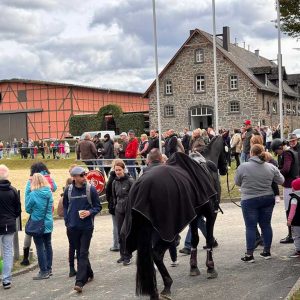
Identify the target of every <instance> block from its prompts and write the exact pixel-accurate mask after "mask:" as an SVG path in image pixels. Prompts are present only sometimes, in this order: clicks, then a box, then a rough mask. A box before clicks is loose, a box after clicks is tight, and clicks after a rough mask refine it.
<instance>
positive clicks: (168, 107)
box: [164, 105, 175, 118]
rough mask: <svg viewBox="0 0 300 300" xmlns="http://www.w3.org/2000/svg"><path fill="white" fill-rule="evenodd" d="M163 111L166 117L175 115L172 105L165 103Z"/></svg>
mask: <svg viewBox="0 0 300 300" xmlns="http://www.w3.org/2000/svg"><path fill="white" fill-rule="evenodd" d="M164 113H165V117H166V118H171V117H175V110H174V105H166V106H165V107H164Z"/></svg>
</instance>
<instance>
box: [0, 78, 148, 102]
mask: <svg viewBox="0 0 300 300" xmlns="http://www.w3.org/2000/svg"><path fill="white" fill-rule="evenodd" d="M0 83H31V84H44V85H53V86H66V87H77V88H84V89H93V90H99V91H104V92H107V93H110V92H114V93H121V94H123V93H126V94H132V95H136V96H140V97H142V96H143V94H142V93H138V92H131V91H122V90H115V89H108V88H101V87H94V86H88V85H80V84H72V83H62V82H53V81H44V80H31V79H21V78H12V79H2V80H0Z"/></svg>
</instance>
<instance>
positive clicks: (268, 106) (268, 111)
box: [267, 101, 270, 114]
mask: <svg viewBox="0 0 300 300" xmlns="http://www.w3.org/2000/svg"><path fill="white" fill-rule="evenodd" d="M269 113H270V103H269V101H267V114H269Z"/></svg>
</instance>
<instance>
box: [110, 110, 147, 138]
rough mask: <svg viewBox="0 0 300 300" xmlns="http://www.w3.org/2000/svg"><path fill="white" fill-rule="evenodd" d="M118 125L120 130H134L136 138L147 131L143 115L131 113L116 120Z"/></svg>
mask: <svg viewBox="0 0 300 300" xmlns="http://www.w3.org/2000/svg"><path fill="white" fill-rule="evenodd" d="M115 121H116V125H117V127H118V128H119V130H120V131H121V132H122V131H125V132H128V130H130V129H132V130H134V132H135V134H136V136H139V135H141V134H142V133H144V129H145V117H144V114H142V113H130V114H126V115H121V116H119V117H118V118H117V119H115Z"/></svg>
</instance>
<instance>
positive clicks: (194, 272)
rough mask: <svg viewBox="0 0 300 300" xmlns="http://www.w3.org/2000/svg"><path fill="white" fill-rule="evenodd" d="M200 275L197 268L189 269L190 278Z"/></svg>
mask: <svg viewBox="0 0 300 300" xmlns="http://www.w3.org/2000/svg"><path fill="white" fill-rule="evenodd" d="M199 275H200V270H199V269H198V267H194V268H191V269H190V276H199Z"/></svg>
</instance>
